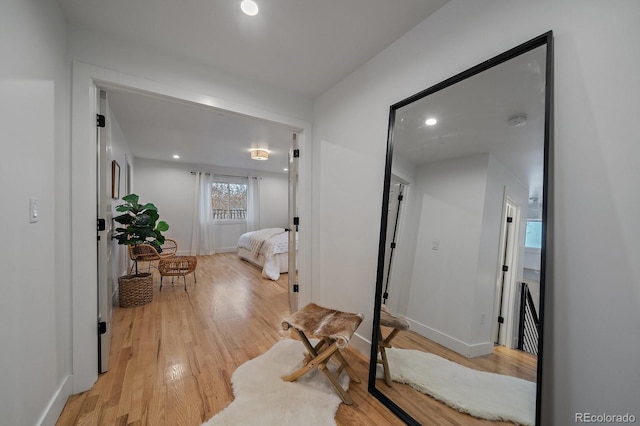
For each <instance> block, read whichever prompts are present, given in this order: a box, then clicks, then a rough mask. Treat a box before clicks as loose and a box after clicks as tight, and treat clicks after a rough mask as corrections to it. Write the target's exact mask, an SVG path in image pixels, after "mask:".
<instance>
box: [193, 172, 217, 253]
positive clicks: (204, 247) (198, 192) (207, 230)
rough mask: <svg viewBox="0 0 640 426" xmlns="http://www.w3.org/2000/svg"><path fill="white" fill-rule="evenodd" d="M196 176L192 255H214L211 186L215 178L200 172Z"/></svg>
mask: <svg viewBox="0 0 640 426" xmlns="http://www.w3.org/2000/svg"><path fill="white" fill-rule="evenodd" d="M195 175H196V176H195V177H196V179H195V197H194V202H193V228H192V230H191V255H192V256H196V255H206V254H214V253H215V250H214V247H215V246H214V241H213V212H212V210H211V185H212V183H213V178H212V176H211V175H210V174H209V173H200V172H198V173H196V174H195Z"/></svg>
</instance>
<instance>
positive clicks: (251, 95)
mask: <svg viewBox="0 0 640 426" xmlns="http://www.w3.org/2000/svg"><path fill="white" fill-rule="evenodd" d="M68 36H69V47H68V49H69V56H70V58H71V59H72V60H75V61H81V62H84V63H87V64H92V65H96V66H100V67H104V68H107V69H111V70H117V71H119V72H122V73H126V74H128V75H131V76H135V77H142V78H145V79H149V80H153V81H156V82H160V83H165V84H168V85H170V86H173V87H176V88H179V89H183V90H188V91H191V92H195V93H203V94H207V95H210V96H212V97H213V99H214V100H222V101H224V103H225V106H226V107H227V108H228V109H231V107H232V105H231V104H234V105H238V106H242V107H243V110H244V111H243V112H244V113H248V114H251V110H255V111H256V112H258V111H259V112H262V111H269V112H270V113H271V114H273V113H276V114H281V115H284V116H288V117H295V118H298V119H302V120H305V121H306V120H309V119H310V117H311V100H310V99H306V98H303V97H301V96H295V95H292V94H288V93H286V92H283V91H282V90H276V89H272V88H269V87H267V86H265V85H263V84H260V83H256V82H252V81H247V80H246V79H242V78H239V77H236V76H234V75H230V74H227V73H224V72H222V71H219V70H215V69H213V68H211V67H208V66H205V65H202V64H200V63H196V62H194V61H189V60H185V59H184V58H180V57H176V56H175V55H170V54H165V53H163V52H160V51H157V50H154V49H151V48H149V47H147V46H142V47H141V46H136V45H134V44H132V43H128V42H122V41H118V40H115V39H113V38H111V37H109V36H106V35H102V34H97V33H95V32H92V31H87V30H86V29H82V28H77V27H73V26H71V27H69V30H68ZM213 106H217V105H213ZM254 115H259V114H257V113H256V114H254Z"/></svg>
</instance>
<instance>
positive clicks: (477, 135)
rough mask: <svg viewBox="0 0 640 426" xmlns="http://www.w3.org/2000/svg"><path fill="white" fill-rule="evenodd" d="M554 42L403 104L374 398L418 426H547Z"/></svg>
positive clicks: (392, 164) (392, 126) (394, 114)
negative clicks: (544, 393)
mask: <svg viewBox="0 0 640 426" xmlns="http://www.w3.org/2000/svg"><path fill="white" fill-rule="evenodd" d="M552 43H553V34H552V33H551V32H548V33H546V34H543V35H541V36H539V37H536V38H534V39H532V40H530V41H528V42H526V43H524V44H522V45H520V46H517V47H515V48H513V49H511V50H509V51H507V52H504V53H502V54H500V55H498V56H496V57H494V58H491V59H488V60H487V61H485V62H483V63H481V64H479V65H477V66H475V67H473V68H471V69H469V70H467V71H464V72H462V73H460V74H458V75H456V76H454V77H451V78H449V79H447V80H445V81H443V82H441V83H439V84H437V85H435V86H433V87H431V88H429V89H426V90H424V91H422V92H420V93H417V94H416V95H414V96H411V97H409V98H407V99H405V100H403V101H401V102H398V103H397V104H395V105H392V106H391V109H390V116H389V133H388V145H387V161H386V169H385V184H384V185H385V186H384V188H383V190H384V193H383V194H384V195H383V206H382V221H381V229H380V246H379V258H378V272H377V284H376V304H375V311H374V315H373V317H374V324H373V336H372V350H371V364H370V371H369V391H370V392H371V393H372V394H373V395H374V396H375V397H376V398H378V399H379V400H380V401H382V402H383V403H384V404H385V405H386V406H387V407H389V408H390V409H391V410H392V411H393V412H394V413H395V414H396V415H398V416H399V417H400V418H401V419H402V420H404V421H405V422H406V423H407V424H490V423H496V424H513V423H516V424H523V425H539V424H540V388H541V387H540V379H541V376H542V375H541V366H542V341H543V340H542V338H543V333H542V331H543V327H542V324H543V318H544V288H545V254H546V250H547V249H548V245H547V244H548V243H547V241H548V238H547V237H548V236H547V220H546V218H547V210H548V209H547V198H548V194H549V191H550V185H551V184H550V179H549V174H550V173H549V155H550V149H551V141H550V139H551V135H550V130H551V123H550V121H551V118H552V105H553V102H552V91H553V81H552V79H553V45H552Z"/></svg>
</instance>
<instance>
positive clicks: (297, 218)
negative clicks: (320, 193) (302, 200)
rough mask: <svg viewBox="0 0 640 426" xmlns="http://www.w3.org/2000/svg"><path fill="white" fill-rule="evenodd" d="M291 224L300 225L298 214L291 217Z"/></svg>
mask: <svg viewBox="0 0 640 426" xmlns="http://www.w3.org/2000/svg"><path fill="white" fill-rule="evenodd" d="M293 224H294V225H295V226H298V225H300V218H299V217H298V216H296V217H294V218H293Z"/></svg>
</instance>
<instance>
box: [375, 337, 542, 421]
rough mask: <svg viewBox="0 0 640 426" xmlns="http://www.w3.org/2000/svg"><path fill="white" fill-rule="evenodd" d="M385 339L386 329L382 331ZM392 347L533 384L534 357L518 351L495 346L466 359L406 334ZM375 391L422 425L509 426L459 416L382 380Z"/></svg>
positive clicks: (429, 341) (410, 390)
mask: <svg viewBox="0 0 640 426" xmlns="http://www.w3.org/2000/svg"><path fill="white" fill-rule="evenodd" d="M382 332H383V334H384V335H385V336H386V335H387V334H388V333H389V332H390V329H387V328H386V327H383V330H382ZM392 343H393V346H394V347H397V348H403V349H417V350H421V351H424V352H430V353H432V354H435V355H438V356H440V357H442V358H445V359H448V360H450V361H453V362H456V363H458V364H460V365H463V366H465V367H469V368H473V369H475V370H481V371H488V372H491V373H498V374H505V375H509V376H514V377H519V378H521V379H525V380H529V381H532V382H534V381H535V380H536V366H537V359H536V357H535V356H534V355H531V354H528V353H526V352H522V351H519V350H514V349H509V348H506V347H504V346H497V347H495V348H494V350H493V353H492V354H490V355H485V356H481V357H476V358H467V357H465V356H463V355H460V354H458V353H456V352H453V351H451V350H449V349H447V348H445V347H444V346H442V345H439V344H437V343H435V342H433V341H431V340H429V339H426V338H424V337H422V336H420V335H419V334H417V333H415V332H413V331H411V330H409V331H407V332H401V333H400V334H398V336H397V337H396V338H395V339H394V340H393V342H392ZM376 388H377V389H379V390H380V391H381V392H382V393H384V394H385V395H386V396H388V397H389V398H390V399H391V400H393V401H395V402H396V403H397V404H398V405H399V406H400V407H401V408H402V409H403V410H404V411H406V412H407V413H408V414H409V415H411V416H412V417H413V418H414V419H416V420H418V421H419V422H421V423H423V424H435V425H467V424H469V425H470V424H473V425H494V426H495V425H510V424H512V423H505V422H495V421H489V420H481V419H476V418H473V417H471V416H469V415H467V414H463V413H459V412H457V411H455V410H453V409H451V408H449V407H447V406H445V405H443V404H442V403H440V402H438V401H436V400H434V399H433V398H431V397H430V396H427V395H424V394H422V393H420V392H418V391H416V390H414V389H413V388H411V387H410V386H408V385H404V384H401V383H396V382H394V383H393V384H392V386H391V387H388V386H387V385H386V384H385V383H384V380H377V381H376Z"/></svg>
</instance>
